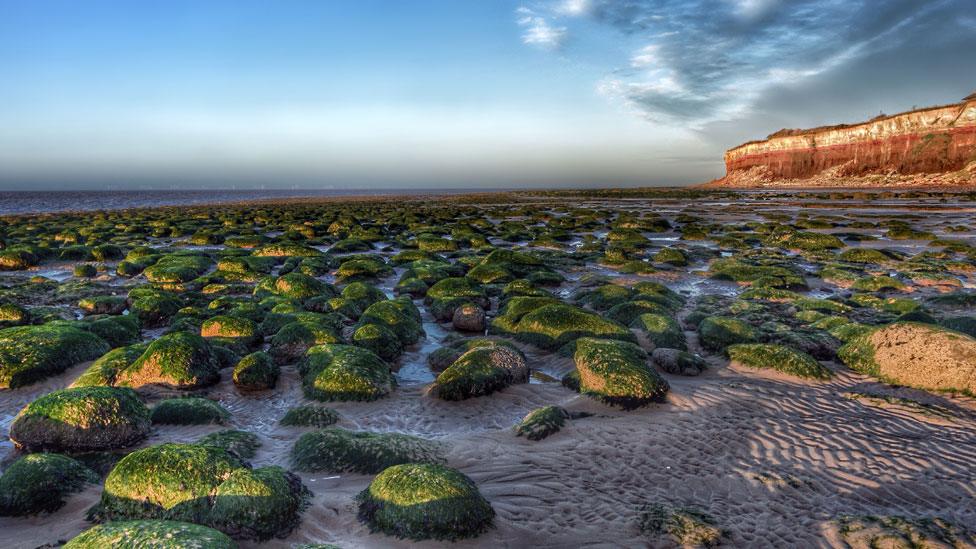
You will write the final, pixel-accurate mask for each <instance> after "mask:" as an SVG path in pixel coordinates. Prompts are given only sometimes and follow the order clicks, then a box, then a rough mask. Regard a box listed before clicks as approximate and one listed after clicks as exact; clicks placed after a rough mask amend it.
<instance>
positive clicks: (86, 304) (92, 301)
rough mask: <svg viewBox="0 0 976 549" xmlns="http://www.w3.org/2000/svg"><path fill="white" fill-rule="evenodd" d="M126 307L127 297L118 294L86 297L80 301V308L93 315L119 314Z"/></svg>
mask: <svg viewBox="0 0 976 549" xmlns="http://www.w3.org/2000/svg"><path fill="white" fill-rule="evenodd" d="M126 307H127V304H126V301H125V298H124V297H122V296H116V295H99V296H94V297H86V298H83V299H82V300H80V301H79V302H78V308H79V309H81V310H82V311H85V312H86V313H88V314H91V315H119V314H122V312H123V311H125V309H126Z"/></svg>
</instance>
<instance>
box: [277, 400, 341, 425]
mask: <svg viewBox="0 0 976 549" xmlns="http://www.w3.org/2000/svg"><path fill="white" fill-rule="evenodd" d="M338 422H339V412H336V411H335V410H333V409H332V408H326V407H325V406H319V405H318V404H302V405H301V406H295V407H294V408H291V409H290V410H288V411H287V412H285V415H284V417H282V418H281V421H280V422H279V423H280V424H281V425H286V426H292V427H329V426H330V425H334V424H336V423H338Z"/></svg>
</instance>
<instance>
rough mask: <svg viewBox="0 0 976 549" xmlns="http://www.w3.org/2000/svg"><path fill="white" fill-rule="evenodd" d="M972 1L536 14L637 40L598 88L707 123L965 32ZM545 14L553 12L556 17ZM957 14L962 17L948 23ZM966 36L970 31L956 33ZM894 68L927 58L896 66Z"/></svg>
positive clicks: (744, 0) (682, 119)
mask: <svg viewBox="0 0 976 549" xmlns="http://www.w3.org/2000/svg"><path fill="white" fill-rule="evenodd" d="M969 2H971V0H937V1H933V2H925V3H919V2H917V1H916V0H889V1H886V2H876V1H874V0H793V1H784V0H559V1H553V2H548V3H541V4H536V5H534V7H533V11H532V13H533V16H532V17H534V18H535V19H537V20H541V21H542V22H543V23H546V24H547V25H549V26H552V25H557V24H558V25H562V26H561V27H559V28H560V29H563V32H562V33H561V34H560V42H562V41H564V40H565V39H566V37H567V36H568V35H569V34H570V33H575V32H580V33H584V32H593V31H592V29H593V28H597V29H598V30H600V31H602V32H604V33H609V34H610V37H609V40H616V41H617V42H619V43H624V44H633V45H634V47H633V49H632V50H631V53H630V55H629V57H626V58H621V59H619V62H618V63H617V64H616V66H609V67H607V73H606V76H605V77H604V78H603V79H602V80H601V81H600V82H598V83H597V90H598V91H599V92H600V93H601V94H603V95H605V96H607V97H608V98H610V99H612V100H614V101H619V102H621V103H622V104H623V105H626V106H627V107H628V108H630V109H631V110H633V111H634V112H635V113H638V114H640V115H641V116H644V117H646V118H649V119H652V120H655V121H658V122H664V123H671V124H674V125H684V126H691V127H693V128H695V127H697V128H701V127H704V126H706V125H708V124H713V123H717V122H724V121H729V120H734V119H738V118H742V117H746V116H748V115H750V113H754V112H755V111H756V108H757V106H758V105H759V104H761V102H762V100H763V98H764V97H765V96H766V95H767V94H768V93H770V91H771V90H775V89H779V88H782V87H791V86H792V87H796V86H800V85H804V84H809V83H811V82H817V81H819V80H822V79H824V78H828V77H829V75H830V74H832V73H834V72H835V71H837V70H838V69H840V68H843V67H845V66H850V65H852V64H856V63H858V62H860V61H862V60H864V59H866V58H868V57H870V56H872V55H877V54H879V53H883V52H887V51H895V50H899V49H903V48H923V49H924V48H925V47H926V42H927V41H928V40H929V38H928V37H931V36H935V35H938V36H943V37H944V36H948V34H947V33H951V32H953V31H955V32H960V31H961V32H965V30H964V29H967V28H970V29H971V28H972V27H971V26H970V25H966V24H965V23H964V22H965V21H971V20H972V19H971V16H970V15H967V13H968V9H967V7H968V8H971V5H969V6H967V4H968V3H969ZM549 21H552V22H551V23H550V22H549ZM951 21H960V24H958V25H948V23H950V22H951ZM960 39H961V40H965V37H962V36H961V37H960ZM891 70H892V71H905V72H911V71H915V72H916V74H918V72H919V71H924V70H925V67H899V66H892V67H891Z"/></svg>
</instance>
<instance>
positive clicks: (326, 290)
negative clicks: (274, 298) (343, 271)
mask: <svg viewBox="0 0 976 549" xmlns="http://www.w3.org/2000/svg"><path fill="white" fill-rule="evenodd" d="M264 288H265V286H263V285H259V286H258V287H257V288H255V292H256V293H260V290H261V289H264ZM267 289H268V290H269V291H271V293H273V294H274V295H279V296H281V297H285V298H288V299H297V300H299V301H304V300H306V299H311V298H313V297H318V296H326V297H335V296H336V295H338V292H336V289H335V288H334V287H333V286H332V285H331V284H326V283H325V282H322V281H321V280H318V279H317V278H312V277H310V276H308V275H305V274H302V273H288V274H286V275H282V276H279V277H278V278H276V279H274V280H273V281H269V283H268V286H267ZM265 295H267V294H265Z"/></svg>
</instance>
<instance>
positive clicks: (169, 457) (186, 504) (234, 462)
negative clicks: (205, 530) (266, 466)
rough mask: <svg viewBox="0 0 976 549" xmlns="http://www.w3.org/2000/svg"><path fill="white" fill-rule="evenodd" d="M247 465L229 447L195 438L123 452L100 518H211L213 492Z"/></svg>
mask: <svg viewBox="0 0 976 549" xmlns="http://www.w3.org/2000/svg"><path fill="white" fill-rule="evenodd" d="M243 467H244V466H243V465H242V464H241V462H240V461H239V460H238V459H237V458H236V457H234V456H232V455H231V454H230V453H228V452H227V451H225V450H223V449H220V448H217V447H214V446H206V445H197V444H173V443H168V444H159V445H156V446H150V447H148V448H141V449H139V450H136V451H134V452H132V453H131V454H129V455H127V456H125V457H124V458H122V459H121V460H119V462H118V463H117V464H115V467H114V468H112V471H111V472H110V473H109V474H108V477H106V479H105V490H104V491H103V492H102V498H101V502H100V503H99V505H98V508H97V509H96V510H95V511H94V512H95V514H96V515H97V516H98V517H99V518H103V519H108V520H115V519H132V518H161V519H172V520H186V521H188V522H196V523H199V524H208V519H209V518H210V507H211V497H212V495H213V493H214V492H215V490H216V489H217V487H218V486H219V485H220V483H221V482H223V481H224V480H226V479H227V478H228V477H230V475H231V473H233V472H234V471H236V470H238V469H242V468H243Z"/></svg>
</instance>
